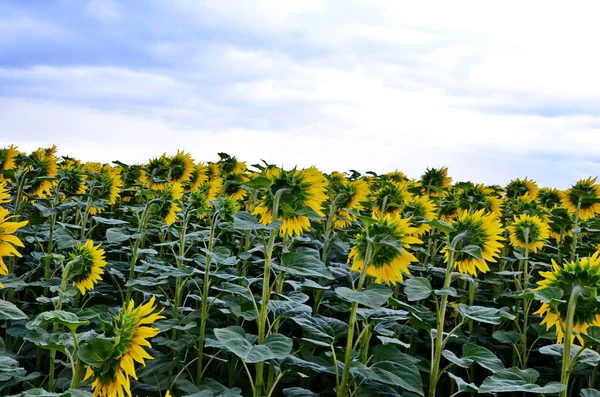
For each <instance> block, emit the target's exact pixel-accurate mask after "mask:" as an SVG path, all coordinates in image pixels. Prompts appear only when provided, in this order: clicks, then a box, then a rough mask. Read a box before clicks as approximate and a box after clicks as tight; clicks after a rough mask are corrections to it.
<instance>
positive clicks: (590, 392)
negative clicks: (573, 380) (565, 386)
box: [579, 389, 600, 397]
mask: <svg viewBox="0 0 600 397" xmlns="http://www.w3.org/2000/svg"><path fill="white" fill-rule="evenodd" d="M579 396H580V397H600V391H598V390H596V389H582V390H581V393H580V394H579Z"/></svg>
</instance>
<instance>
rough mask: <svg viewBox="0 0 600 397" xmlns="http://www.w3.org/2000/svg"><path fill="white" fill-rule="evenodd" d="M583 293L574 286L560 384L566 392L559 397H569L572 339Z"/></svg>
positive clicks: (570, 299) (565, 334) (581, 289)
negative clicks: (576, 309)
mask: <svg viewBox="0 0 600 397" xmlns="http://www.w3.org/2000/svg"><path fill="white" fill-rule="evenodd" d="M582 292H583V288H582V287H581V286H579V285H575V286H573V290H572V291H571V297H570V298H569V306H568V308H567V324H566V327H565V330H564V340H563V359H562V367H561V371H560V383H562V384H563V385H564V386H565V390H564V391H562V392H561V393H560V394H559V397H567V389H568V387H569V375H570V373H569V367H570V365H571V344H572V341H571V339H572V338H573V318H574V317H575V308H576V307H577V300H578V299H579V296H580V295H581V293H582Z"/></svg>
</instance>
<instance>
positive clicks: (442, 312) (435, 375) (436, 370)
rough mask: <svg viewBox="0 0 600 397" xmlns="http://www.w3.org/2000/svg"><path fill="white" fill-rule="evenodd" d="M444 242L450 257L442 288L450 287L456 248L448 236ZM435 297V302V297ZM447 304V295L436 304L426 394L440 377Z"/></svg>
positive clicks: (432, 388) (430, 395)
mask: <svg viewBox="0 0 600 397" xmlns="http://www.w3.org/2000/svg"><path fill="white" fill-rule="evenodd" d="M446 244H447V245H448V247H449V250H450V257H449V260H448V265H447V267H446V275H445V277H444V287H443V288H444V289H446V288H448V287H450V283H451V282H452V269H453V268H454V256H455V250H456V243H455V242H453V244H450V237H449V236H448V238H447V239H446ZM434 299H436V302H437V298H434ZM447 306H448V295H446V294H444V295H442V300H441V303H440V305H439V307H438V306H437V305H436V309H437V313H436V323H437V329H436V335H435V341H434V347H433V350H432V352H431V357H432V359H431V371H430V374H429V390H428V394H427V395H428V396H429V397H435V389H436V387H437V382H438V380H439V378H440V375H441V373H440V360H441V358H442V350H443V342H444V320H445V318H446V307H447Z"/></svg>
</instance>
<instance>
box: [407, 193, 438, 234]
mask: <svg viewBox="0 0 600 397" xmlns="http://www.w3.org/2000/svg"><path fill="white" fill-rule="evenodd" d="M403 211H404V216H405V217H410V218H411V222H412V223H413V224H414V225H415V229H416V231H415V235H416V236H417V237H419V238H420V237H421V236H422V235H424V234H425V233H427V232H429V231H430V230H431V226H429V224H427V223H425V221H430V220H432V219H435V218H436V216H437V214H436V211H437V207H436V205H435V203H434V202H433V201H431V199H430V198H429V197H428V196H427V195H424V196H421V197H416V196H414V197H411V198H409V199H408V200H407V201H406V203H405V205H404V209H403Z"/></svg>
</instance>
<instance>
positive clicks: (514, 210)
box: [504, 197, 547, 218]
mask: <svg viewBox="0 0 600 397" xmlns="http://www.w3.org/2000/svg"><path fill="white" fill-rule="evenodd" d="M504 205H505V206H507V207H508V209H509V211H508V213H509V214H511V215H513V216H515V215H519V214H527V215H537V216H539V217H540V218H544V217H546V214H547V210H546V208H544V207H542V205H541V204H540V203H539V202H538V201H537V200H529V199H527V198H523V197H519V198H516V199H512V200H506V202H505V203H504Z"/></svg>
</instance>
